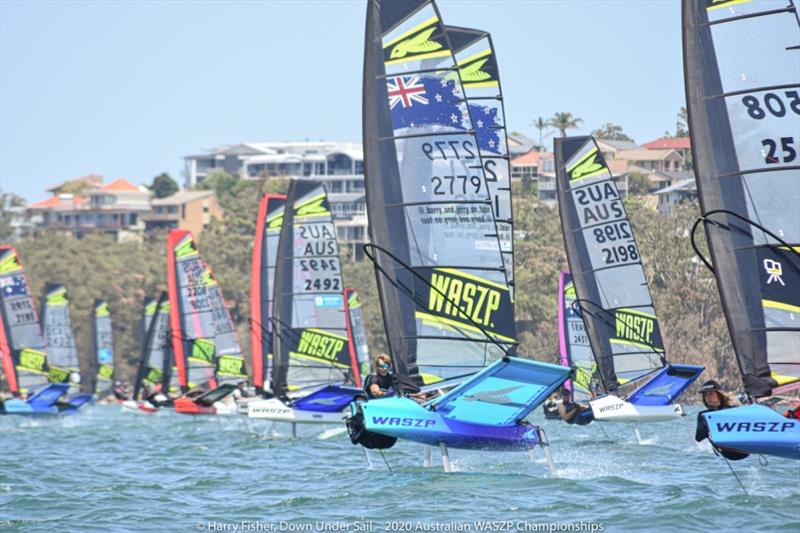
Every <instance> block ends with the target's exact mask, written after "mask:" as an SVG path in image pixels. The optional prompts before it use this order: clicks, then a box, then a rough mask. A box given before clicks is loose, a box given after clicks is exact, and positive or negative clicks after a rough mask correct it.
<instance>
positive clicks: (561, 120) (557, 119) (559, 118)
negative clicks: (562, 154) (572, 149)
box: [550, 111, 583, 137]
mask: <svg viewBox="0 0 800 533" xmlns="http://www.w3.org/2000/svg"><path fill="white" fill-rule="evenodd" d="M581 122H583V119H580V118H577V117H573V116H572V113H569V112H566V111H562V112H558V113H556V114H555V115H553V118H551V119H550V126H551V127H553V128H555V129H557V130H558V132H559V133H560V134H561V136H562V137H565V136H566V135H567V130H574V129H575V128H577V127H578V124H580V123H581Z"/></svg>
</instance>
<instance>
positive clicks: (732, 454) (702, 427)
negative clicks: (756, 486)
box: [694, 409, 750, 461]
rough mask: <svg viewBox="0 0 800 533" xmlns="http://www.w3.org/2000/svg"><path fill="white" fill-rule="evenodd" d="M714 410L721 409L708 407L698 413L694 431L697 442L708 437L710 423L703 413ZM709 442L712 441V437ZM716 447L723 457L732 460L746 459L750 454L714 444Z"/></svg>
mask: <svg viewBox="0 0 800 533" xmlns="http://www.w3.org/2000/svg"><path fill="white" fill-rule="evenodd" d="M714 411H719V409H706V410H705V411H701V412H699V413H697V429H696V430H695V432H694V440H696V441H697V442H700V441H702V440H705V439H707V438H708V423H707V422H706V419H705V418H703V415H704V414H705V413H711V412H714ZM709 442H711V440H710V439H709ZM711 445H712V446H714V443H713V442H711ZM714 449H715V450H717V452H719V453H720V454H721V455H722V456H723V457H725V458H726V459H730V460H731V461H738V460H739V459H744V458H745V457H748V456H749V455H750V454H749V453H742V452H736V451H733V450H728V449H725V448H719V447H717V446H714Z"/></svg>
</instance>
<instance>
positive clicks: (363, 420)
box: [348, 0, 568, 470]
mask: <svg viewBox="0 0 800 533" xmlns="http://www.w3.org/2000/svg"><path fill="white" fill-rule="evenodd" d="M460 30H462V29H459V28H451V29H449V30H446V29H445V26H443V24H442V22H441V17H440V15H439V11H438V9H437V7H436V5H435V3H434V2H432V1H422V0H418V1H403V2H386V1H383V2H382V1H379V0H371V1H370V2H369V3H368V7H367V24H366V40H365V62H364V102H363V104H364V113H363V120H364V131H363V134H364V147H365V170H366V184H367V186H366V191H367V206H368V216H369V228H370V241H371V244H370V245H366V246H365V251H366V253H367V256H368V257H370V259H371V260H372V261H373V262H374V264H375V272H376V277H377V282H378V290H379V294H380V300H381V309H382V314H383V319H384V324H385V328H386V336H387V340H388V344H389V352H390V357H391V359H392V364H393V369H394V373H395V378H396V379H395V387H394V394H395V396H394V397H389V398H380V399H372V400H368V401H359V402H355V403H354V404H352V405H351V414H352V416H351V418H350V419H349V420H348V430H349V431H350V437H351V440H352V441H353V442H354V443H359V444H362V445H363V446H365V447H368V448H387V447H390V446H392V445H393V444H394V442H395V441H396V440H397V439H398V438H403V439H409V440H412V441H415V442H420V443H424V444H429V445H439V446H440V447H441V448H442V452H443V454H442V455H443V463H444V465H445V469H446V470H448V469H449V466H448V465H449V460H448V455H447V448H448V447H456V448H471V449H480V450H488V449H505V450H528V449H531V448H533V447H535V446H537V445H542V444H543V438H542V433H541V430H540V428H538V427H536V426H533V425H530V424H529V423H527V421H525V418H526V417H527V416H528V415H529V414H530V413H531V412H532V411H533V409H535V408H536V407H537V406H538V405H539V404H540V403H541V402H542V401H544V399H546V398H547V396H548V395H549V394H550V393H551V392H552V391H553V390H554V389H555V388H557V387H558V386H560V385H561V383H563V381H564V380H565V379H566V378H567V376H568V369H567V368H564V367H561V366H557V365H552V364H547V363H539V362H534V361H529V360H525V359H520V358H516V357H511V356H510V355H509V354H510V353H512V350H513V348H514V346H515V343H516V341H515V336H516V330H515V325H514V310H513V285H512V284H511V280H512V272H511V269H512V268H513V267H512V263H511V260H510V255H511V246H510V245H511V235H510V232H507V233H505V234H501V231H500V230H501V228H502V227H503V226H502V222H504V221H505V222H508V221H510V218H511V215H510V194H509V193H510V191H507V190H503V189H507V188H508V184H507V181H506V182H505V183H503V182H502V181H500V180H501V177H503V176H505V178H506V180H507V168H506V167H507V165H508V163H507V159H505V142H506V141H505V137H506V136H505V130H504V127H503V122H504V121H503V111H502V95H501V93H500V87H499V82H498V78H497V69H496V62H495V59H494V53H493V50H492V48H491V40H490V39H489V36H488V34H486V33H484V32H478V31H475V30H463V31H460ZM449 31H453V33H454V36H453V40H454V41H457V43H458V45H459V49H458V51H457V55H456V56H454V53H453V48H452V46H451V38H450V37H449ZM456 32H459V34H458V36H456V35H455V34H456ZM457 61H458V62H457ZM467 73H471V74H470V77H469V78H466V74H467ZM462 77H464V81H465V83H464V84H462ZM467 81H469V82H474V83H469V84H468V83H466V82H467ZM473 105H474V106H478V107H479V109H472V107H471V106H473ZM479 112H480V114H479ZM481 117H484V118H485V117H489V118H490V119H491V120H484V119H483V118H481ZM487 176H491V179H487ZM494 179H497V180H498V181H497V182H495V181H494ZM506 196H507V197H508V204H507V206H505V207H504V206H502V205H501V206H500V207H499V209H498V204H503V203H504V202H505V200H504V198H505V197H506ZM504 210H505V211H504ZM496 211H498V212H496ZM504 212H505V214H503V213H504ZM498 222H500V223H501V224H498ZM506 231H507V230H506ZM416 391H421V393H422V394H426V395H430V396H432V398H430V399H428V400H427V401H424V403H422V404H419V403H417V401H415V399H412V398H411V397H410V394H411V393H415V392H416ZM439 391H441V394H439ZM416 397H417V399H420V398H422V396H421V395H420V394H417V395H416Z"/></svg>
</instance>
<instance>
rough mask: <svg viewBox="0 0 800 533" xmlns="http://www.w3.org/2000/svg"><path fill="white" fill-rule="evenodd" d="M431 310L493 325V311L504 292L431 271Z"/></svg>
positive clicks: (429, 303)
mask: <svg viewBox="0 0 800 533" xmlns="http://www.w3.org/2000/svg"><path fill="white" fill-rule="evenodd" d="M431 285H432V287H431V289H430V293H429V297H428V309H429V310H430V311H433V312H435V313H440V314H444V315H451V316H452V317H454V318H458V319H461V320H462V321H463V320H466V319H467V317H469V318H470V319H472V320H473V321H475V322H477V323H478V324H482V325H484V326H494V322H493V321H492V313H494V312H495V311H497V310H498V309H500V301H501V294H500V291H499V290H497V289H492V288H490V287H487V286H485V285H482V284H478V283H475V282H473V281H469V280H465V279H460V278H456V277H451V276H446V275H443V274H441V273H436V272H434V273H432V274H431Z"/></svg>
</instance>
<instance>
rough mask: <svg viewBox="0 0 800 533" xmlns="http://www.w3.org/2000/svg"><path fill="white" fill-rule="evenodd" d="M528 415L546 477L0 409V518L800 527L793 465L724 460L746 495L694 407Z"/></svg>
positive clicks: (256, 436) (233, 429)
mask: <svg viewBox="0 0 800 533" xmlns="http://www.w3.org/2000/svg"><path fill="white" fill-rule="evenodd" d="M537 422H541V423H542V424H543V426H544V427H545V429H546V431H547V434H548V436H549V438H550V440H551V443H552V453H553V458H554V460H555V463H556V468H557V476H556V477H553V476H551V475H550V473H549V470H548V467H547V462H546V460H545V458H544V455H543V453H542V452H541V450H537V451H535V452H534V453H533V454H532V455H527V454H519V453H478V452H466V451H462V450H451V461H452V463H453V466H454V468H455V470H456V472H454V473H450V474H445V473H444V472H443V471H442V467H441V463H440V462H439V453H438V451H436V450H434V451H433V454H432V456H433V466H432V467H431V468H423V466H422V459H423V451H422V447H421V446H419V445H415V444H411V443H407V442H400V443H398V445H396V446H395V447H394V448H392V449H391V450H388V451H387V452H386V460H387V461H388V463H389V466H391V471H389V470H388V469H387V466H386V464H385V463H384V460H383V459H382V458H381V456H380V454H378V453H377V452H370V455H369V458H367V457H365V454H364V452H363V451H362V450H361V448H359V447H356V446H353V445H352V444H350V441H349V440H348V438H347V435H346V434H345V433H343V432H342V430H340V429H339V428H336V427H335V426H318V427H315V426H306V427H301V428H300V430H299V432H298V437H297V438H292V437H291V428H290V426H289V425H283V424H278V425H277V426H273V425H272V424H271V423H270V422H264V421H256V420H248V419H246V418H243V417H239V416H235V417H225V418H222V417H213V418H200V417H198V418H197V419H193V418H192V417H187V416H182V415H176V414H174V413H160V414H159V415H157V416H146V415H132V414H128V413H122V412H120V408H119V407H118V406H102V407H101V406H95V407H90V408H89V409H88V410H87V412H85V413H83V414H81V415H78V416H73V417H65V418H61V419H51V420H44V419H37V420H32V419H26V418H20V417H11V416H4V417H0V528H3V529H5V528H11V529H20V530H25V531H54V530H55V531H102V532H108V531H160V530H170V531H198V530H204V531H274V532H282V531H283V532H289V531H314V530H319V529H320V528H321V527H324V528H326V529H327V530H329V531H343V530H348V531H350V532H359V531H366V532H368V531H370V528H371V530H372V531H382V530H385V529H387V526H389V528H388V529H391V530H393V531H400V532H405V531H434V530H438V531H458V530H461V531H478V530H479V528H480V527H481V525H482V523H481V522H480V521H496V522H491V523H490V524H485V523H483V526H484V527H486V526H487V525H488V526H491V527H493V528H495V529H496V530H500V528H505V527H507V526H508V525H510V526H511V528H512V530H522V531H526V530H527V531H592V529H594V530H599V528H600V527H601V526H602V528H603V530H604V531H654V530H661V531H678V530H696V531H710V530H718V531H732V530H738V529H741V530H743V531H792V530H794V531H798V530H800V463H798V462H796V461H789V460H781V459H777V458H770V459H769V462H768V464H767V465H766V466H764V465H761V464H759V460H758V458H750V459H747V460H745V461H740V462H738V463H732V466H733V468H734V469H735V471H736V472H737V474H738V475H739V478H740V479H741V481H742V484H743V485H744V488H745V490H746V491H747V495H745V494H744V492H743V491H742V488H741V487H740V486H739V484H738V483H737V481H736V479H735V478H734V477H733V475H732V474H731V472H730V470H729V469H728V466H727V465H726V464H725V462H724V461H723V460H722V459H721V458H718V457H716V456H715V455H714V454H713V452H712V451H711V449H710V448H709V447H707V446H704V447H699V446H697V445H695V444H694V441H693V438H692V436H693V431H694V427H693V424H694V416H692V415H689V416H688V417H686V419H684V420H680V421H675V422H669V423H659V424H649V425H643V426H641V428H640V430H641V433H642V438H643V443H642V444H641V445H640V444H639V443H638V442H637V440H636V437H635V435H634V431H633V426H631V425H622V424H604V425H602V426H601V425H600V424H597V423H595V424H591V425H589V426H586V427H571V426H566V425H564V424H562V423H557V422H549V421H548V422H545V421H543V420H537ZM368 459H369V461H370V462H371V464H372V466H371V467H369V466H368ZM499 521H503V522H504V523H501V522H499ZM548 524H549V525H548ZM559 524H560V525H559ZM568 524H571V525H568ZM592 524H594V526H592ZM548 527H549V528H550V529H544V528H548ZM306 528H308V529H306Z"/></svg>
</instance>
